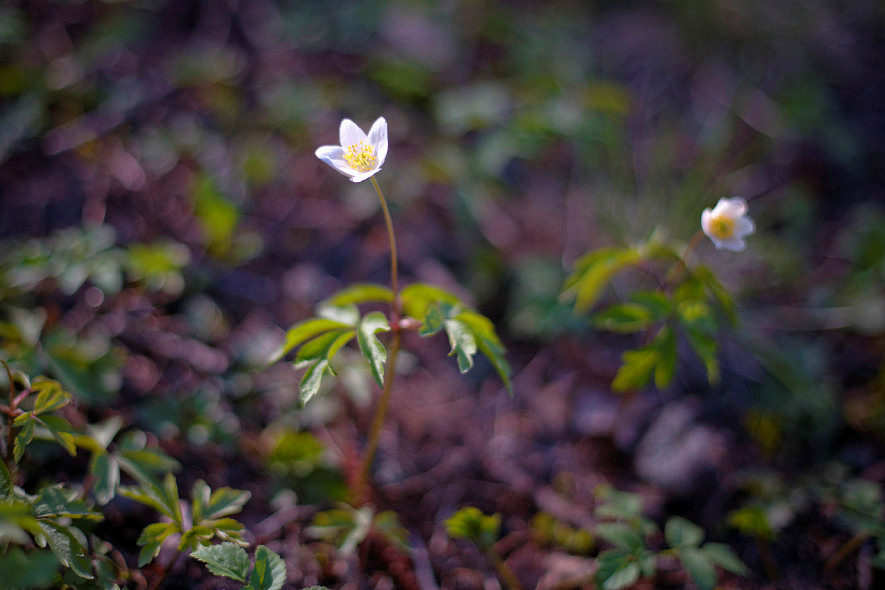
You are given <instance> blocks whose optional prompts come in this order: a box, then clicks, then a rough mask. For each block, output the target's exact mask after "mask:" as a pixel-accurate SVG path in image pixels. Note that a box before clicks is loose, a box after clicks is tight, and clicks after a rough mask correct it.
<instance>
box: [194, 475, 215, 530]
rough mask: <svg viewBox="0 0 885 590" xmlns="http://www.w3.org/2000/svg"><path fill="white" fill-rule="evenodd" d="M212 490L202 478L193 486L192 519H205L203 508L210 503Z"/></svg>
mask: <svg viewBox="0 0 885 590" xmlns="http://www.w3.org/2000/svg"><path fill="white" fill-rule="evenodd" d="M211 496H212V490H211V489H210V488H209V484H207V483H206V482H205V481H203V480H202V479H198V480H197V481H195V482H194V485H193V486H192V487H191V520H193V521H194V522H200V521H201V520H203V510H204V509H205V507H206V506H208V505H209V498H210V497H211Z"/></svg>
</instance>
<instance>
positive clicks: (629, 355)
mask: <svg viewBox="0 0 885 590" xmlns="http://www.w3.org/2000/svg"><path fill="white" fill-rule="evenodd" d="M621 359H622V360H623V361H624V362H623V364H622V365H621V368H620V369H618V372H617V374H616V375H615V379H614V381H612V389H614V390H615V391H627V390H631V389H640V388H642V387H644V386H645V384H646V383H648V380H649V379H650V378H651V374H652V371H654V369H655V367H656V366H657V364H658V361H659V360H660V356H659V354H658V351H657V350H656V349H655V348H654V347H652V346H645V347H643V348H638V349H636V350H628V351H626V352H624V354H622V355H621Z"/></svg>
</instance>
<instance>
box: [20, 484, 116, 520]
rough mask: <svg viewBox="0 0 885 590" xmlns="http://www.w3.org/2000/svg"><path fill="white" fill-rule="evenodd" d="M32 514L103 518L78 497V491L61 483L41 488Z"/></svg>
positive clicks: (47, 516)
mask: <svg viewBox="0 0 885 590" xmlns="http://www.w3.org/2000/svg"><path fill="white" fill-rule="evenodd" d="M31 514H33V515H34V516H35V517H37V518H59V517H68V518H86V519H89V520H96V521H97V520H101V519H102V518H103V516H102V515H101V514H100V513H98V512H93V511H92V510H90V509H89V508H88V507H87V506H86V503H85V502H83V501H82V500H80V499H79V498H78V497H77V492H76V491H74V490H68V489H65V488H63V487H61V486H60V485H57V486H46V487H44V488H42V489H41V490H40V493H39V494H38V495H37V498H36V499H35V500H34V503H33V504H32V505H31Z"/></svg>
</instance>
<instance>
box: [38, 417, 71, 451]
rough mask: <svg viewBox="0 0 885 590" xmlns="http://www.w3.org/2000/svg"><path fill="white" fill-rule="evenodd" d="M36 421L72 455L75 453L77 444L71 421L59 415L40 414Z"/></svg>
mask: <svg viewBox="0 0 885 590" xmlns="http://www.w3.org/2000/svg"><path fill="white" fill-rule="evenodd" d="M36 421H37V422H38V423H39V424H41V425H43V426H44V427H46V430H48V431H49V434H51V435H52V437H53V438H54V439H55V440H56V442H58V444H60V445H61V446H62V447H64V449H65V450H66V451H67V452H68V454H70V455H71V456H72V457H73V456H75V455H76V454H77V445H76V443H75V441H74V435H73V434H72V432H73V431H74V427H73V426H71V423H70V422H68V421H67V420H65V419H64V418H62V417H60V416H40V417H38V418H36Z"/></svg>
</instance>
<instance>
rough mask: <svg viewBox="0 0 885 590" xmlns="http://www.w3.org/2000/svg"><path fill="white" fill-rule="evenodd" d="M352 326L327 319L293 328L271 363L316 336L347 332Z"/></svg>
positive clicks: (310, 320)
mask: <svg viewBox="0 0 885 590" xmlns="http://www.w3.org/2000/svg"><path fill="white" fill-rule="evenodd" d="M350 327H351V326H349V325H347V324H344V323H342V322H339V321H336V320H331V319H327V318H311V319H309V320H305V321H303V322H300V323H298V324H295V325H294V326H292V327H291V328H290V329H289V331H288V332H286V340H285V341H284V342H283V344H282V345H281V346H280V347H279V348H278V349H277V350H276V352H274V354H273V355H272V356H271V359H270V362H271V363H274V362H276V361H278V360H280V359H281V358H283V357H284V356H285V355H286V354H287V353H288V352H289V351H290V350H293V349H295V348H296V347H298V346H300V345H302V344H303V343H305V342H307V341H308V340H310V339H312V338H315V337H316V336H318V335H320V334H322V333H324V332H328V331H330V330H337V331H340V330H346V329H348V328H350Z"/></svg>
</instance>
